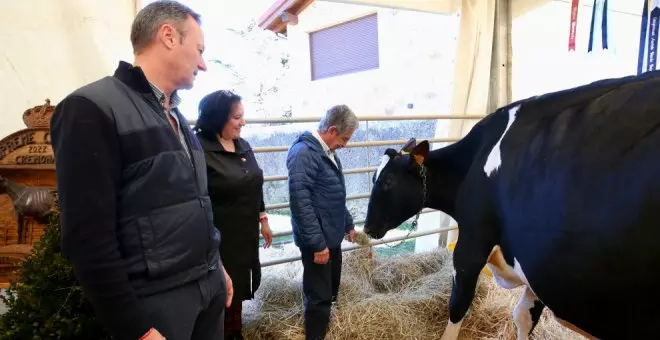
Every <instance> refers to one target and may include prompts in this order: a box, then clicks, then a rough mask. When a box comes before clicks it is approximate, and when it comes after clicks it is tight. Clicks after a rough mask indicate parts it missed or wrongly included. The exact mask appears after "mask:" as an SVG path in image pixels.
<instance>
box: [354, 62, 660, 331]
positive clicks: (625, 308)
mask: <svg viewBox="0 0 660 340" xmlns="http://www.w3.org/2000/svg"><path fill="white" fill-rule="evenodd" d="M422 170H424V171H422ZM422 175H425V176H426V185H427V187H426V193H427V194H426V196H425V197H422V196H423V195H422V193H423V192H424V188H423V183H424V182H423V181H422ZM423 202H424V203H423ZM423 206H426V207H430V208H435V209H438V210H441V211H444V212H445V213H447V214H449V215H450V216H452V217H453V218H454V219H455V220H456V221H457V222H458V225H459V230H460V233H459V237H458V241H457V244H456V248H455V249H454V254H453V264H454V278H453V288H452V293H451V299H450V302H449V313H450V321H449V324H448V326H447V329H446V330H445V333H444V335H443V337H442V339H445V340H448V339H456V337H457V336H458V333H459V329H460V325H461V322H462V321H463V318H464V317H465V314H466V312H467V310H468V308H469V307H470V305H471V302H472V299H473V297H474V292H475V286H476V283H477V278H478V275H479V273H480V271H481V270H482V268H483V267H484V265H486V264H487V265H488V266H489V268H490V269H491V271H492V272H493V274H494V277H495V278H496V280H497V282H498V283H499V284H500V285H501V286H503V287H505V288H513V287H517V286H525V287H526V288H525V291H524V294H523V295H522V297H521V300H520V301H519V303H518V304H517V306H516V307H515V309H514V311H513V318H514V321H515V324H516V326H517V329H518V339H526V338H527V337H528V335H529V334H530V333H531V332H532V330H533V328H534V326H535V325H536V323H537V321H538V319H539V317H540V315H541V312H542V310H543V308H544V307H546V306H547V307H548V308H549V309H550V310H551V311H552V312H553V314H554V315H555V317H556V318H557V319H559V321H560V323H562V324H564V325H565V326H567V327H569V328H571V329H573V330H575V331H577V332H579V333H581V334H583V335H585V336H587V337H589V338H599V339H656V338H660V330H659V329H658V328H659V327H660V289H658V283H659V282H660V72H651V73H646V74H643V75H641V76H635V77H625V78H618V79H608V80H602V81H598V82H594V83H591V84H587V85H584V86H581V87H576V88H573V89H569V90H565V91H561V92H555V93H551V94H547V95H543V96H540V97H534V98H530V99H526V100H522V101H518V102H515V103H513V104H511V105H508V106H506V107H503V108H500V109H498V110H497V111H496V112H494V113H492V114H490V115H488V116H487V117H485V118H484V119H482V120H481V121H480V122H479V123H477V124H476V125H475V126H474V127H473V128H472V129H471V131H470V132H469V133H468V134H467V135H466V136H465V137H464V138H462V139H461V140H460V141H458V142H456V143H454V144H452V145H449V146H447V147H443V148H440V149H437V150H433V151H429V144H428V142H427V141H422V142H421V143H416V142H415V141H414V140H411V142H410V143H409V144H408V145H407V146H406V147H404V148H403V149H402V150H400V151H395V150H393V149H388V150H387V151H386V152H385V156H384V160H383V163H382V164H381V166H380V168H379V169H378V171H377V173H376V174H375V176H374V187H373V191H372V194H371V198H370V201H369V208H368V212H367V222H366V224H365V232H366V233H367V234H368V235H370V236H371V237H374V238H382V237H383V236H384V235H385V233H386V232H387V231H388V230H390V229H392V228H395V227H397V226H398V225H400V224H401V223H402V222H404V221H405V220H407V219H408V218H410V217H412V216H413V215H415V214H416V213H417V212H418V211H419V210H420V209H421V208H422V207H423Z"/></svg>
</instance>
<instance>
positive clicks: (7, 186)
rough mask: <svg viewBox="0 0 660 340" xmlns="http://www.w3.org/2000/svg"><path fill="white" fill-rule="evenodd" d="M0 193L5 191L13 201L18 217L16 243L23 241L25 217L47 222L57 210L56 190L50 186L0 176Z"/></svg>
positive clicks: (43, 222)
mask: <svg viewBox="0 0 660 340" xmlns="http://www.w3.org/2000/svg"><path fill="white" fill-rule="evenodd" d="M0 193H7V195H9V197H10V198H11V200H12V202H13V203H14V210H15V211H16V217H17V219H18V243H21V242H23V237H24V235H23V234H24V232H25V218H26V217H28V216H29V217H32V218H33V219H34V220H35V221H37V222H39V223H42V224H47V223H48V219H49V217H50V216H51V215H52V214H53V213H55V212H57V191H56V190H55V189H52V188H46V187H37V186H25V185H21V184H18V183H16V182H14V181H12V180H10V179H8V178H6V177H2V176H0Z"/></svg>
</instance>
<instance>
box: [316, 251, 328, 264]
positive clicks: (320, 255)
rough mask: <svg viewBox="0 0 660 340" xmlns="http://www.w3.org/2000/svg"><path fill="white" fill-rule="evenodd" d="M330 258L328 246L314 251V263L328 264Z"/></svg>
mask: <svg viewBox="0 0 660 340" xmlns="http://www.w3.org/2000/svg"><path fill="white" fill-rule="evenodd" d="M329 258H330V250H328V247H325V249H323V250H321V251H317V252H316V253H314V263H316V264H326V263H328V259H329Z"/></svg>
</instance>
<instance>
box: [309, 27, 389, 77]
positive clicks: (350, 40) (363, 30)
mask: <svg viewBox="0 0 660 340" xmlns="http://www.w3.org/2000/svg"><path fill="white" fill-rule="evenodd" d="M309 49H310V62H311V66H312V80H318V79H323V78H329V77H334V76H338V75H342V74H348V73H355V72H360V71H366V70H373V69H377V68H378V66H379V57H378V17H377V14H372V15H368V16H365V17H362V18H359V19H355V20H351V21H348V22H344V23H341V24H339V25H335V26H332V27H329V28H325V29H322V30H319V31H316V32H313V33H310V35H309Z"/></svg>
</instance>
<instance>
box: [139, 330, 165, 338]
mask: <svg viewBox="0 0 660 340" xmlns="http://www.w3.org/2000/svg"><path fill="white" fill-rule="evenodd" d="M140 340H165V337H164V336H163V335H162V334H160V332H158V330H157V329H155V328H152V329H150V330H149V332H147V334H145V335H144V336H143V337H141V338H140Z"/></svg>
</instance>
